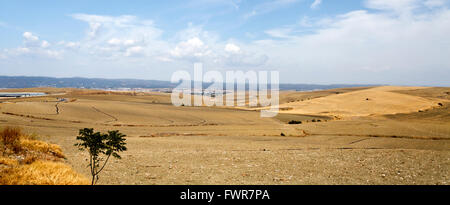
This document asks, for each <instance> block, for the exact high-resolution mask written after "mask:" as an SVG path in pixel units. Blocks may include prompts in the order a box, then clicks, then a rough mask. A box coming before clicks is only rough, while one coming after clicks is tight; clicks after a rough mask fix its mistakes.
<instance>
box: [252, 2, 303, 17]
mask: <svg viewBox="0 0 450 205" xmlns="http://www.w3.org/2000/svg"><path fill="white" fill-rule="evenodd" d="M298 1H299V0H271V1H268V2H264V3H261V4H258V5H256V6H255V7H254V8H253V9H252V11H251V12H249V13H247V14H245V15H244V18H246V19H247V18H251V17H253V16H256V15H262V14H266V13H270V12H272V11H274V10H277V9H280V8H283V7H286V6H289V5H291V4H293V3H297V2H298Z"/></svg>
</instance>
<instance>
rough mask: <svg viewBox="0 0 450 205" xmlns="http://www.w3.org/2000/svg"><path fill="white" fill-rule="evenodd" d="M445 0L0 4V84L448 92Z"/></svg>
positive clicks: (449, 25) (449, 40)
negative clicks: (109, 82)
mask: <svg viewBox="0 0 450 205" xmlns="http://www.w3.org/2000/svg"><path fill="white" fill-rule="evenodd" d="M448 5H449V2H448V0H346V1H341V0H321V1H320V0H258V1H256V0H253V1H251V0H249V1H246V0H234V1H226V0H187V1H175V0H170V1H117V0H116V1H115V0H109V1H102V0H98V1H85V0H79V1H49V0H44V1H22V0H15V1H6V0H0V75H27V76H55V77H74V76H81V77H104V78H139V79H158V80H169V79H170V76H171V75H172V73H173V72H174V71H176V70H188V71H189V70H192V69H193V63H194V62H202V63H203V64H204V68H205V69H206V70H220V71H225V70H279V71H280V80H281V82H286V83H321V84H331V83H361V84H366V83H377V84H378V83H379V84H397V85H445V86H450V81H449V80H448V79H450V74H449V71H450V60H449V58H448V55H449V53H450V37H449V36H450V20H449V19H450V10H449V9H448Z"/></svg>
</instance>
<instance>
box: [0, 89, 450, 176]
mask: <svg viewBox="0 0 450 205" xmlns="http://www.w3.org/2000/svg"><path fill="white" fill-rule="evenodd" d="M7 91H14V92H18V91H23V92H31V91H39V92H48V93H51V94H53V95H49V96H44V97H33V98H22V99H0V101H1V102H2V103H1V104H0V127H4V126H20V127H21V128H22V129H23V130H26V131H27V132H29V133H36V134H39V135H41V136H48V137H45V139H43V140H45V141H47V142H49V143H53V144H57V145H59V146H61V148H62V151H63V152H64V153H65V157H66V158H67V163H68V164H70V166H72V167H73V168H74V169H75V171H76V172H79V173H82V174H83V175H84V176H86V177H88V176H89V169H88V168H86V166H87V159H88V155H87V153H86V152H80V151H78V150H77V149H76V148H75V147H74V146H73V144H74V143H75V137H76V136H77V134H78V130H79V129H81V128H85V127H88V128H95V129H96V130H98V131H107V130H120V132H122V133H124V134H126V135H127V147H128V151H126V152H124V153H123V154H121V155H122V157H123V159H121V160H112V161H111V162H110V163H109V164H108V165H107V166H106V168H105V170H104V171H103V172H102V173H101V174H100V180H99V184H449V183H450V175H449V170H450V88H430V87H394V86H383V87H364V88H345V89H333V90H327V91H314V92H295V91H282V92H281V93H280V108H281V111H280V114H279V115H278V116H277V117H274V118H261V117H260V112H259V110H260V109H265V108H239V109H237V108H230V107H228V108H226V107H187V106H184V107H174V106H173V105H172V104H171V103H170V94H165V93H131V92H120V93H118V92H106V91H96V90H80V89H56V88H33V89H20V90H4V91H2V92H7ZM56 98H66V99H67V102H58V101H57V99H56ZM57 109H58V111H59V113H57V112H56V110H57ZM292 120H295V121H301V124H288V123H289V122H290V121H292ZM281 134H283V135H284V136H281ZM5 163H6V162H5ZM36 166H38V164H37V165H36ZM39 166H41V165H39ZM44 167H51V165H48V166H44Z"/></svg>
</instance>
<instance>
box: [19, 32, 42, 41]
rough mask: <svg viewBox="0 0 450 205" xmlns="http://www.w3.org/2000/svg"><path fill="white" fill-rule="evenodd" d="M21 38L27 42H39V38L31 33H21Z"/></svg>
mask: <svg viewBox="0 0 450 205" xmlns="http://www.w3.org/2000/svg"><path fill="white" fill-rule="evenodd" d="M22 36H23V37H24V38H25V40H27V41H38V40H39V38H38V37H37V36H35V35H33V34H32V33H31V32H25V33H23V35H22Z"/></svg>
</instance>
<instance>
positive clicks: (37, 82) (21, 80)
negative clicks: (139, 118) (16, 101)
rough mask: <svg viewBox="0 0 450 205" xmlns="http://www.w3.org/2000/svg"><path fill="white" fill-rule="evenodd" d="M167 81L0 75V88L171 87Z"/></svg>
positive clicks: (172, 85)
mask: <svg viewBox="0 0 450 205" xmlns="http://www.w3.org/2000/svg"><path fill="white" fill-rule="evenodd" d="M175 86H176V85H175V84H172V83H170V82H168V81H158V80H136V79H102V78H51V77H25V76H14V77H10V76H0V88H32V87H57V88H67V87H70V88H104V89H106V88H172V87H175Z"/></svg>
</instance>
